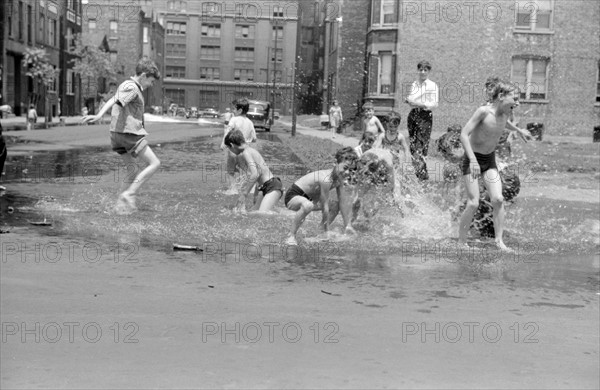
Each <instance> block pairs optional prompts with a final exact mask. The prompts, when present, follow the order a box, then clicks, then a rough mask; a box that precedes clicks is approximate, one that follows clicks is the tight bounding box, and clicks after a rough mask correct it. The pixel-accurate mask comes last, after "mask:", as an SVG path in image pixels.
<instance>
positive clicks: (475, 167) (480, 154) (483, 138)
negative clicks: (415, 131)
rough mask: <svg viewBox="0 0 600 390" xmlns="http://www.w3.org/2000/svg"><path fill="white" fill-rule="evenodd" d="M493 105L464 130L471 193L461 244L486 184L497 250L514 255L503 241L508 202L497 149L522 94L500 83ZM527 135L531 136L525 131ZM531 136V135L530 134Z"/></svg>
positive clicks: (466, 174)
mask: <svg viewBox="0 0 600 390" xmlns="http://www.w3.org/2000/svg"><path fill="white" fill-rule="evenodd" d="M491 97H492V101H491V103H490V104H489V105H485V106H481V107H479V108H478V109H477V110H476V111H475V113H474V114H473V116H472V117H471V119H469V121H468V122H467V124H466V125H465V127H464V128H463V129H462V132H461V135H460V140H461V143H462V145H463V148H464V150H465V156H464V158H463V161H462V173H463V179H464V182H465V187H466V189H467V197H468V199H467V207H466V208H465V211H464V212H463V215H462V216H461V218H460V225H459V230H458V241H459V243H460V244H465V245H466V242H467V232H468V231H469V227H470V225H471V222H472V220H473V215H474V213H475V211H476V210H477V207H478V206H479V183H478V181H477V178H478V177H479V176H480V175H483V182H484V184H485V186H486V188H487V190H488V192H489V194H490V198H491V203H492V206H493V209H494V211H493V219H494V229H495V236H496V237H495V243H496V246H497V247H498V248H499V249H500V250H503V251H511V250H510V249H509V248H508V247H507V246H506V245H505V244H504V241H503V239H502V234H503V232H504V198H503V197H502V182H501V180H500V175H499V173H498V168H497V167H496V156H495V153H494V151H495V149H496V146H497V145H498V142H499V140H500V137H501V136H502V133H503V131H504V128H505V127H506V122H507V120H508V118H509V117H510V113H511V110H512V109H513V108H514V107H515V106H517V104H518V100H519V98H518V91H516V89H515V87H514V86H513V85H511V84H508V83H506V82H504V81H498V83H497V84H496V85H495V87H494V91H493V93H492V94H491ZM524 132H525V135H528V133H529V132H527V131H526V130H524ZM529 135H530V134H529Z"/></svg>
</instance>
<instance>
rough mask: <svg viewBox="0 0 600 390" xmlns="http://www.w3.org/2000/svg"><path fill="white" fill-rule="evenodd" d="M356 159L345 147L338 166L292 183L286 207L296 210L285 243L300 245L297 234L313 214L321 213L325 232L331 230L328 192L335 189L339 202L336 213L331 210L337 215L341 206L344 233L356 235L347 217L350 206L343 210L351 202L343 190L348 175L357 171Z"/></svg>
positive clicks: (336, 205)
mask: <svg viewBox="0 0 600 390" xmlns="http://www.w3.org/2000/svg"><path fill="white" fill-rule="evenodd" d="M356 160H357V157H356V152H355V151H354V149H353V148H351V147H346V148H343V149H340V150H338V151H337V153H336V154H335V161H336V165H335V166H334V167H333V168H331V169H325V170H321V171H316V172H311V173H309V174H307V175H305V176H302V177H301V178H300V179H298V180H297V181H296V182H295V183H294V184H292V186H291V187H290V188H289V189H288V191H287V192H286V194H285V206H286V207H287V208H288V209H290V210H293V211H296V215H295V216H294V220H293V222H292V227H291V229H290V234H289V236H288V239H287V241H286V243H287V244H288V245H298V243H297V241H296V233H297V232H298V229H299V228H300V225H302V223H303V222H304V219H305V218H306V216H307V215H308V214H310V212H311V211H317V210H322V213H323V217H322V219H321V226H322V227H323V230H325V231H327V230H328V225H329V212H330V205H329V192H330V191H331V190H333V189H335V190H336V191H337V196H338V203H337V204H335V206H334V207H335V210H331V211H332V214H333V215H335V214H337V211H338V210H337V208H338V204H339V207H340V208H341V210H342V218H343V220H344V230H343V231H344V233H352V232H354V230H353V229H352V227H351V226H350V220H349V218H348V217H349V213H348V211H349V207H344V205H345V204H347V203H348V202H350V201H351V199H350V193H349V192H348V191H345V189H344V188H343V187H344V185H345V181H346V176H347V174H346V172H347V171H348V170H351V169H354V167H355V165H356Z"/></svg>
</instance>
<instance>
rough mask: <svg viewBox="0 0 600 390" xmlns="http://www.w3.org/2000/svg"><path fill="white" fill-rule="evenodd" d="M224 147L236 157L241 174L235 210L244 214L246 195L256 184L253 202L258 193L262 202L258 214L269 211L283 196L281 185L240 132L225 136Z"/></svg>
mask: <svg viewBox="0 0 600 390" xmlns="http://www.w3.org/2000/svg"><path fill="white" fill-rule="evenodd" d="M224 143H225V146H226V147H227V148H228V149H229V151H231V153H232V154H233V155H235V156H236V164H237V166H238V167H239V168H240V170H241V171H242V172H244V174H242V178H243V181H242V185H241V186H240V196H239V199H238V202H237V205H236V207H235V210H237V211H240V212H242V213H245V212H246V195H247V194H248V193H249V192H250V189H251V188H252V186H253V185H254V184H256V190H255V192H254V201H255V203H256V199H257V196H258V193H259V192H262V195H263V197H262V200H261V201H260V203H259V208H258V211H259V212H267V211H271V209H272V208H273V206H275V204H276V203H277V202H278V201H279V198H281V195H282V194H283V185H282V183H281V180H280V179H279V178H278V177H275V176H273V174H272V173H271V170H270V169H269V167H268V166H267V164H266V163H265V160H264V159H263V157H262V156H261V154H260V153H259V152H258V151H257V150H256V149H253V148H251V147H250V146H249V145H248V144H247V143H246V138H245V137H244V134H243V133H242V132H241V130H232V131H230V132H229V133H228V134H227V135H226V136H225V141H224Z"/></svg>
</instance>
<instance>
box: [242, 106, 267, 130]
mask: <svg viewBox="0 0 600 390" xmlns="http://www.w3.org/2000/svg"><path fill="white" fill-rule="evenodd" d="M248 103H250V109H249V110H248V114H247V116H248V119H250V120H251V121H252V123H253V124H254V128H256V129H258V128H262V129H265V131H271V118H270V117H269V113H270V112H271V103H269V102H267V101H263V100H250V101H249V102H248Z"/></svg>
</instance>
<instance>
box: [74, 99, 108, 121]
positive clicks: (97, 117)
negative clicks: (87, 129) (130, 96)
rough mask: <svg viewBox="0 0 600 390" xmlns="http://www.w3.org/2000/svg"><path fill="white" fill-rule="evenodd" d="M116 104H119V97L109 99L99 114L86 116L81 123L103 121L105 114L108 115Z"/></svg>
mask: <svg viewBox="0 0 600 390" xmlns="http://www.w3.org/2000/svg"><path fill="white" fill-rule="evenodd" d="M116 102H117V95H115V96H113V97H111V98H110V99H108V101H107V102H106V103H105V104H104V105H103V106H102V108H101V109H100V112H98V113H97V114H96V115H86V116H84V117H83V118H81V123H88V122H96V121H98V120H100V119H102V117H103V116H104V114H106V113H107V112H108V110H109V109H110V108H112V106H114V104H115V103H116Z"/></svg>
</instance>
